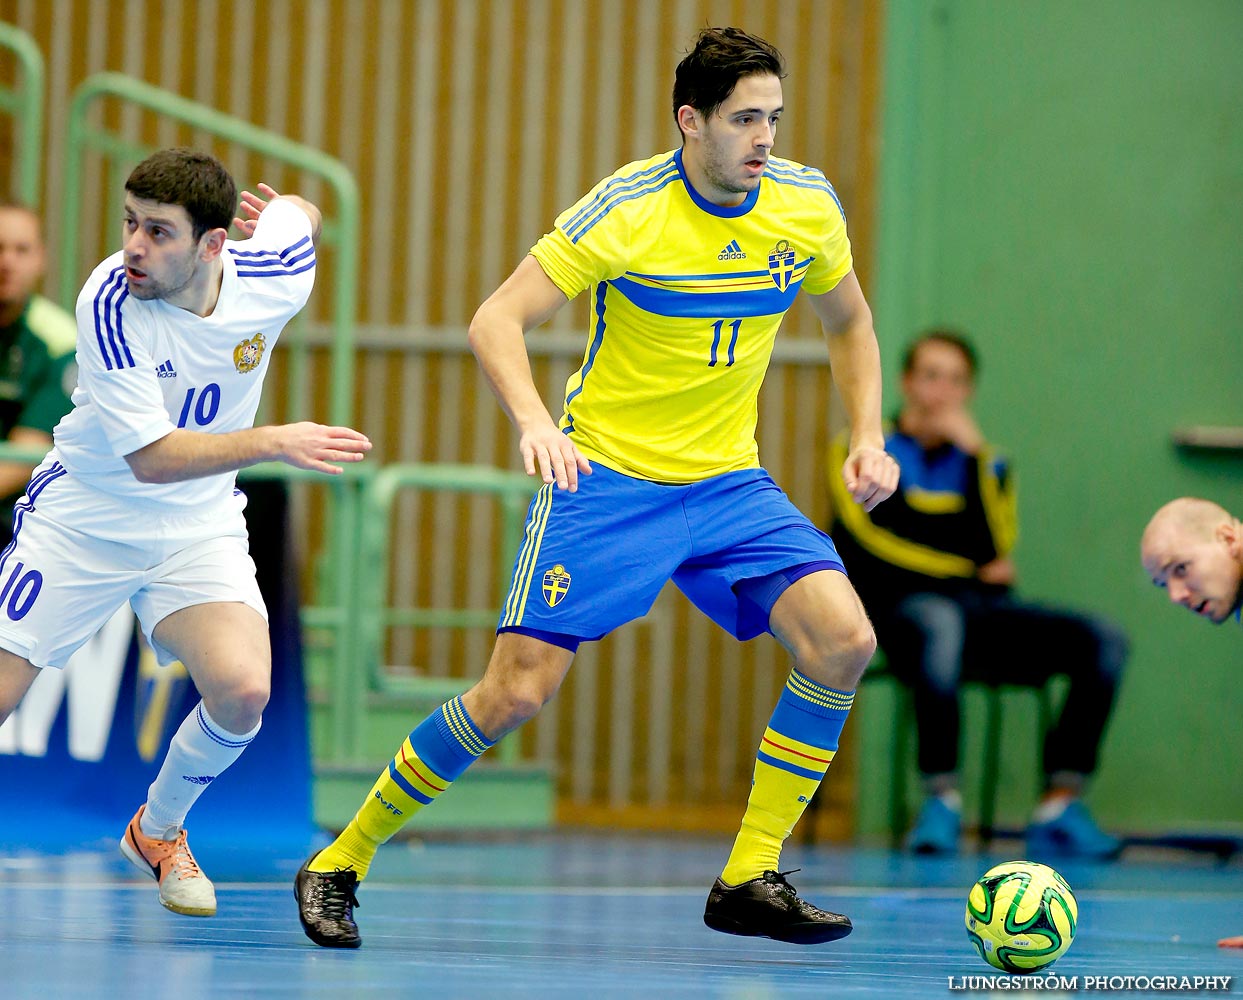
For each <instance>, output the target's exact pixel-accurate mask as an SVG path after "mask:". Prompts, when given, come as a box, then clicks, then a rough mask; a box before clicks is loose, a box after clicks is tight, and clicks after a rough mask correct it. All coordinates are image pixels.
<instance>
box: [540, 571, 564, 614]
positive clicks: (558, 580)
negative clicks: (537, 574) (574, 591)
mask: <svg viewBox="0 0 1243 1000" xmlns="http://www.w3.org/2000/svg"><path fill="white" fill-rule="evenodd" d="M569 589H570V574H569V573H567V572H566V571H565V567H564V566H562V565H561V564H560V563H557V565H555V566H554V567H553V568H552V569H550V570H548V571H547V572H546V573H545V574H544V600H545V601H546V602H547V603H548V606H549V607H550V608H555V607H556V606H557V605H558V604H560V603H561V599H562V598H563V597H565V595H566V594H567V593H568V592H569Z"/></svg>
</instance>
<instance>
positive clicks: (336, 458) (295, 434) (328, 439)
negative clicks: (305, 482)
mask: <svg viewBox="0 0 1243 1000" xmlns="http://www.w3.org/2000/svg"><path fill="white" fill-rule="evenodd" d="M280 435H281V436H280V460H281V461H282V462H285V463H286V464H288V465H292V466H294V467H295V468H298V469H310V470H311V471H313V472H325V473H327V474H328V475H330V476H339V475H340V474H341V473H342V472H344V471H345V470H344V469H343V468H342V467H341V466H340V465H333V464H332V463H333V462H361V461H362V460H363V459H364V458H365V457H366V455H367V452H369V451H370V450H371V441H370V439H369V438H368V437H367V435H366V434H363V433H361V432H359V431H356V430H354V429H353V428H350V427H327V426H325V425H323V424H316V423H312V422H311V421H309V420H304V421H302V422H301V423H297V424H284V425H282V426H281V427H280Z"/></svg>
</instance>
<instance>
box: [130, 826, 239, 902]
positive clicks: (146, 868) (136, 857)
mask: <svg viewBox="0 0 1243 1000" xmlns="http://www.w3.org/2000/svg"><path fill="white" fill-rule="evenodd" d="M121 853H122V854H123V855H124V856H125V857H126V858H127V859H128V860H129V862H130V864H132V865H133V866H134V867H135V868H137V869H138V870H139V871H140V872H142V873H143V874H144V875H146V876H147V878H149V879H151V880H152V881H158V879H157V878H156V874H155V872H153V871H152V870H151V866H150V865H149V864H147V859H146V858H144V857H143V856H142V855H141V854H139V853H138V852H137V851H136V850H134V848H133V847H132V846H130V842H129V838H128V837H122V838H121ZM203 880H204V881H205V882H207V884H208V885H209V886H211V882H210V880H209V879H207V877H206V876H204V877H203ZM209 891H210V892H211V902H210V904H208V903H207V902H206V901H200V902H199V903H198V905H196V906H191V905H188V904H186V903H178V902H175V901H173V900H171V899H166V898H165V896H164V887H163V886H160V904H161V905H162V906H163V907H164V909H166V910H172V911H173V912H174V913H180V914H182V915H183V916H186V917H214V916H215V915H216V890H215V887H214V886H212V887H211V889H210V890H209Z"/></svg>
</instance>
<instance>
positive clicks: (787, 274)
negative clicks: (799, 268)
mask: <svg viewBox="0 0 1243 1000" xmlns="http://www.w3.org/2000/svg"><path fill="white" fill-rule="evenodd" d="M768 276H769V277H770V278H772V279H773V283H774V284H775V285H776V286H777V287H778V288H779V289H781V291H783V292H784V291H785V290H786V289H787V288H789V287H790V282H791V280H793V278H794V247H793V246H791V245H790V241H789V240H778V241H777V245H776V246H775V247H773V248H772V249H771V250H769V251H768Z"/></svg>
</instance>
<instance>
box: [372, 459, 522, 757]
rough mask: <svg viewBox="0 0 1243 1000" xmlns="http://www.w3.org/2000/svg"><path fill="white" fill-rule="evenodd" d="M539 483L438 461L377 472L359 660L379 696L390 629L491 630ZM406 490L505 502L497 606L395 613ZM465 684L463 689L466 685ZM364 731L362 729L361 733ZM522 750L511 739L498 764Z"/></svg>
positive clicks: (441, 681) (432, 682)
mask: <svg viewBox="0 0 1243 1000" xmlns="http://www.w3.org/2000/svg"><path fill="white" fill-rule="evenodd" d="M537 485H538V484H537V483H536V482H534V481H532V479H531V477H529V476H526V475H524V474H523V473H520V472H505V471H503V470H501V469H493V468H490V467H488V466H482V465H454V464H437V463H394V464H392V465H386V466H384V467H382V468H380V469H379V471H377V472H376V474H375V476H374V478H372V480H371V481H370V482H369V483H367V484H366V489H365V493H364V496H363V498H362V501H361V503H360V505H359V508H360V510H361V511H362V512H363V518H362V520H363V523H362V526H361V532H360V534H359V547H358V558H359V565H360V567H361V569H360V573H359V579H360V582H361V583H363V585H364V587H365V591H363V592H360V597H363V595H364V594H365V597H363V599H362V600H361V603H360V608H359V612H360V617H359V626H358V627H359V648H358V651H359V656H360V657H361V658H362V659H363V660H364V663H365V670H364V671H360V673H361V672H365V674H366V676H367V677H368V678H370V680H371V683H372V684H373V685H374V686H375V687H376V688H378V689H380V690H385V689H386V688H388V687H391V684H386V678H385V676H384V674H383V671H382V669H381V662H380V661H381V658H382V651H383V649H384V636H385V631H386V630H387V629H388V628H390V627H392V626H394V625H406V626H413V627H416V628H491V627H493V626H494V625H495V624H496V621H497V617H498V615H499V611H500V607H501V605H502V604H503V603H504V601H505V595H506V593H507V592H508V590H509V578H510V569H511V567H512V564H513V556H514V555H515V554H516V551H517V545H518V544H519V541H520V537H519V536H520V533H521V529H522V521H523V518H524V516H525V513H526V509H527V506H528V504H529V503H530V500H531V495H532V493H533V492H534V491H535V487H536V486H537ZM402 489H421V490H428V491H439V492H445V491H448V492H455V493H471V494H482V495H490V496H493V497H496V498H497V500H498V501H499V502H500V504H501V530H502V531H503V532H504V533H505V541H504V549H503V554H502V556H501V566H500V572H499V574H498V579H497V585H498V589H497V602H496V606H495V607H493V608H393V607H390V606H389V603H388V601H389V598H388V572H387V570H388V558H387V557H388V554H389V550H390V534H391V532H390V521H391V520H392V509H393V503H394V501H395V499H396V497H397V493H398V492H399V491H400V490H402ZM428 683H429V685H440V686H444V685H445V684H446V679H444V678H429V679H428ZM463 686H465V685H463ZM359 729H360V727H356V732H357V731H358V730H359ZM517 753H518V744H517V742H516V741H514V740H506V741H504V743H503V744H502V746H501V748H500V753H499V755H498V757H499V759H500V760H501V761H503V762H505V763H513V762H514V761H515V760H516V758H517Z"/></svg>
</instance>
